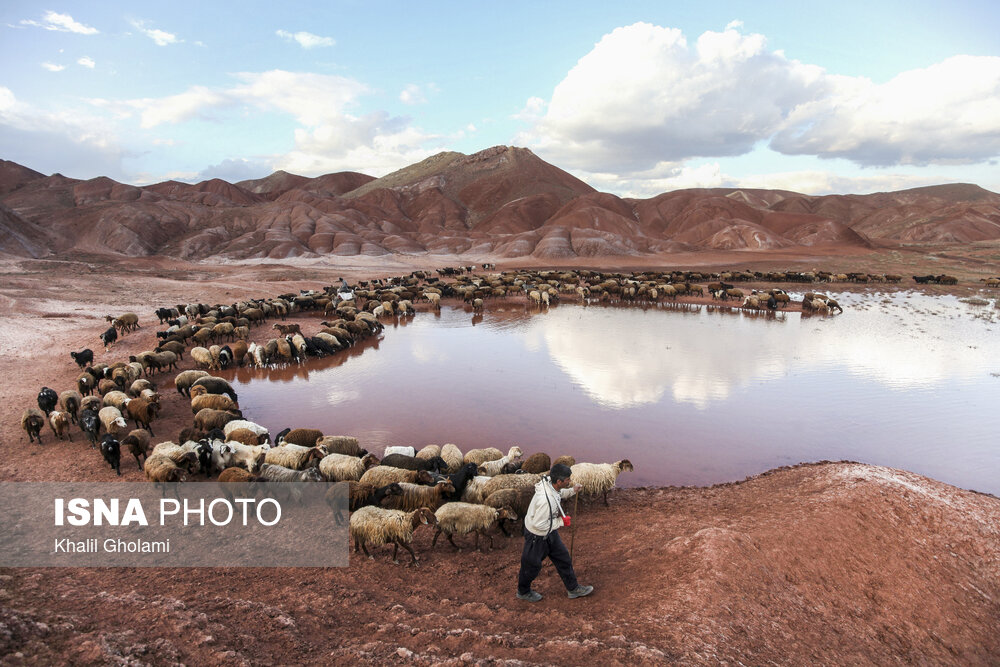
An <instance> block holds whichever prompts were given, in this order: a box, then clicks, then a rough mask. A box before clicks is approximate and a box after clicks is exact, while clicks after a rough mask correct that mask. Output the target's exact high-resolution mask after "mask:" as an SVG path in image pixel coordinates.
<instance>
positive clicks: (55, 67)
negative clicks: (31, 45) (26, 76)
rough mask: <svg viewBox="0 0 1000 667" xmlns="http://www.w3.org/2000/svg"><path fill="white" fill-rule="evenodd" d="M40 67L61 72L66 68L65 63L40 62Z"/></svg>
mask: <svg viewBox="0 0 1000 667" xmlns="http://www.w3.org/2000/svg"><path fill="white" fill-rule="evenodd" d="M42 67H44V68H45V69H47V70H49V71H50V72H61V71H63V70H64V69H66V66H65V65H54V64H53V63H42Z"/></svg>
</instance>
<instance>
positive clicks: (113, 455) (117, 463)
mask: <svg viewBox="0 0 1000 667" xmlns="http://www.w3.org/2000/svg"><path fill="white" fill-rule="evenodd" d="M101 456H103V457H104V460H105V461H107V462H108V464H109V465H110V466H111V469H112V470H114V471H115V472H116V473H118V476H119V477H121V476H122V448H121V444H120V443H119V442H118V439H117V438H115V436H113V435H111V434H110V433H106V434H105V435H104V437H103V438H101Z"/></svg>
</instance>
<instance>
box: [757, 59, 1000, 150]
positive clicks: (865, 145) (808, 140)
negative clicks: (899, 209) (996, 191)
mask: <svg viewBox="0 0 1000 667" xmlns="http://www.w3.org/2000/svg"><path fill="white" fill-rule="evenodd" d="M836 81H837V86H836V87H835V88H834V90H833V93H832V94H831V95H828V96H825V97H823V98H820V99H817V100H813V101H810V102H808V103H805V104H803V105H801V106H799V107H798V108H796V109H794V110H793V111H792V113H790V114H789V117H788V119H787V121H786V123H785V124H784V127H783V128H782V130H781V131H780V132H779V133H778V134H777V135H776V136H775V137H774V139H773V141H772V142H771V146H772V147H773V148H774V149H775V150H778V151H780V152H782V153H788V154H793V155H794V154H809V155H818V156H820V157H843V158H847V159H849V160H853V161H854V162H856V163H858V164H861V165H868V166H872V165H876V166H885V165H893V164H914V165H926V164H932V163H936V164H962V163H972V162H980V161H983V160H986V159H989V158H991V157H994V156H996V155H998V154H1000V58H997V57H975V56H954V57H952V58H948V59H947V60H944V61H943V62H941V63H938V64H936V65H932V66H930V67H927V68H925V69H917V70H911V71H908V72H903V73H902V74H900V75H898V76H896V77H895V78H893V79H892V80H891V81H888V82H886V83H884V84H882V85H875V84H873V83H872V82H871V81H868V80H867V79H848V78H846V77H838V78H837V79H836Z"/></svg>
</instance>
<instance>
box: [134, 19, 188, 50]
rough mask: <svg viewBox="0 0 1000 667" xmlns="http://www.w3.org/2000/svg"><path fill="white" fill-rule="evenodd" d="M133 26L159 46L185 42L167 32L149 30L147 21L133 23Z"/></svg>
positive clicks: (154, 29)
mask: <svg viewBox="0 0 1000 667" xmlns="http://www.w3.org/2000/svg"><path fill="white" fill-rule="evenodd" d="M132 26H133V27H134V28H135V29H136V30H138V31H139V32H141V33H142V34H144V35H146V37H149V38H150V39H151V40H153V42H155V43H156V45H157V46H167V45H169V44H177V43H179V42H182V41H184V40H182V39H178V38H177V35H175V34H173V33H170V32H166V31H165V30H158V29H156V28H147V27H146V22H145V21H132Z"/></svg>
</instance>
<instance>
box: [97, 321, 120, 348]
mask: <svg viewBox="0 0 1000 667" xmlns="http://www.w3.org/2000/svg"><path fill="white" fill-rule="evenodd" d="M116 340H118V330H117V329H115V328H114V327H108V330H107V331H105V332H104V333H102V334H101V342H102V343H104V349H105V350H106V349H108V345H111V344H112V343H114V342H115V341H116Z"/></svg>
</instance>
